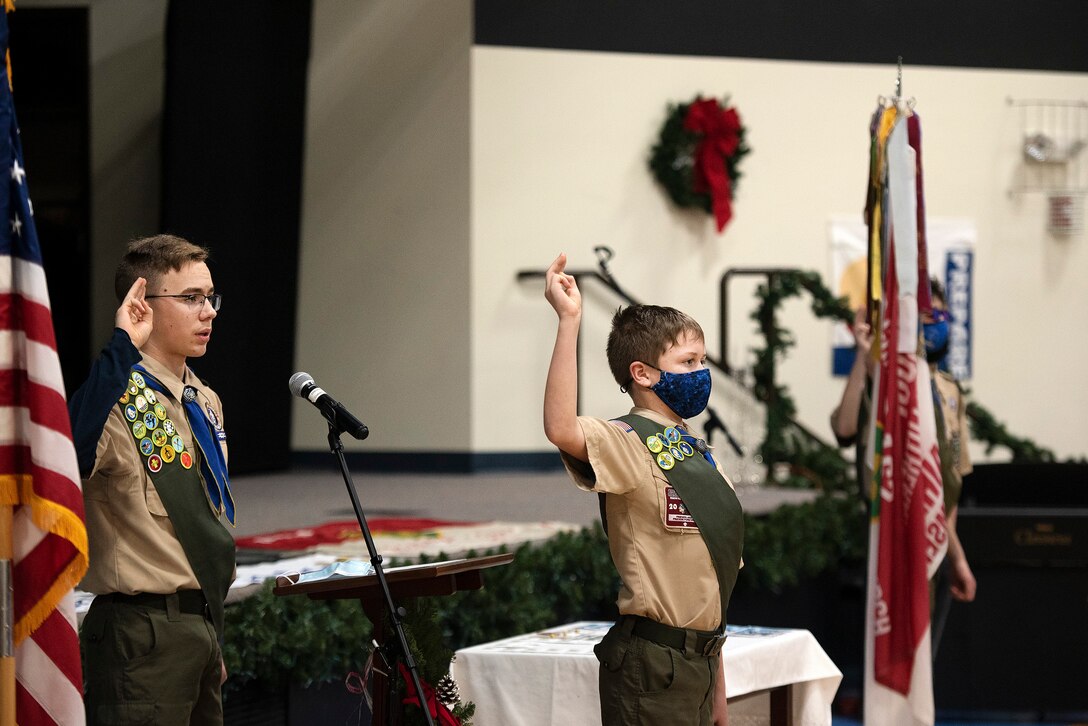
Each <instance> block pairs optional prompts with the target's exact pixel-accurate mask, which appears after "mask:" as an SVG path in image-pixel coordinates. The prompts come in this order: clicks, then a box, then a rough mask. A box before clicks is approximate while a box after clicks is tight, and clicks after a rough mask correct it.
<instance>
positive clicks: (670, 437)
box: [665, 426, 680, 444]
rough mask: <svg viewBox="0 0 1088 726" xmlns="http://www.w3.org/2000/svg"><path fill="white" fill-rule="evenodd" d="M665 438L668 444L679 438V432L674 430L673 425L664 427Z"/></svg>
mask: <svg viewBox="0 0 1088 726" xmlns="http://www.w3.org/2000/svg"><path fill="white" fill-rule="evenodd" d="M665 439H666V440H667V441H668V442H669V443H670V444H675V443H676V442H677V441H679V440H680V432H679V431H677V430H676V427H675V426H670V427H668V428H667V429H665Z"/></svg>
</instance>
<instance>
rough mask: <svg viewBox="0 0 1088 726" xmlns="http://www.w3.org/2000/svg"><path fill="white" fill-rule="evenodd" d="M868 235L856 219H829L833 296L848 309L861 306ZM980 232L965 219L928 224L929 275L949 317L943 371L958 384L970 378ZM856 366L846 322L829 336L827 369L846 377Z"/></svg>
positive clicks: (852, 336)
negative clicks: (942, 291)
mask: <svg viewBox="0 0 1088 726" xmlns="http://www.w3.org/2000/svg"><path fill="white" fill-rule="evenodd" d="M867 235H868V230H867V229H866V228H865V224H864V223H863V222H862V221H861V219H860V215H850V216H841V217H833V218H832V219H831V221H830V223H829V224H828V236H829V241H830V253H831V284H830V285H829V287H830V288H831V291H832V292H833V293H835V294H836V295H840V296H845V297H846V298H847V299H848V301H849V304H850V307H852V308H855V309H857V308H859V307H861V306H862V304H864V302H865V281H866V252H867V250H868V246H867V244H866V239H867ZM977 242H978V232H977V230H976V229H975V223H974V221H972V220H969V219H943V218H930V219H928V220H927V222H926V247H927V252H928V256H927V264H928V266H929V273H930V275H932V276H934V277H936V278H937V279H939V280H941V282H942V284H943V285H944V288H945V297H946V299H947V303H948V310H949V312H950V313H951V315H952V330H951V339H950V342H949V349H948V356H947V357H946V358H945V360H944V363H943V365H942V368H946V369H947V370H948V372H949V373H951V374H952V376H953V377H955V378H956V379H957V380H960V381H967V380H969V379H970V378H971V331H972V327H973V326H972V322H973V321H972V315H973V311H974V308H973V306H972V304H971V302H972V297H973V295H974V274H975V249H976V247H977ZM853 362H854V335H853V333H851V332H850V328H849V327H848V326H847V325H846V324H844V323H836V324H835V326H834V328H833V330H832V333H831V370H832V373H833V374H834V375H837V376H845V375H847V374H848V373H849V372H850V366H851V365H853Z"/></svg>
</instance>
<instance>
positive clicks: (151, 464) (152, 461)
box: [147, 454, 162, 473]
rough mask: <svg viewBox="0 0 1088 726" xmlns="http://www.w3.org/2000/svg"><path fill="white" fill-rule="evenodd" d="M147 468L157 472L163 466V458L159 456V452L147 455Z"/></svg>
mask: <svg viewBox="0 0 1088 726" xmlns="http://www.w3.org/2000/svg"><path fill="white" fill-rule="evenodd" d="M147 468H148V469H150V470H151V473H155V472H157V471H158V470H159V469H161V468H162V459H161V458H159V455H158V454H152V455H151V456H149V457H147Z"/></svg>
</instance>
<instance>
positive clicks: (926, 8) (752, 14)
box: [475, 0, 1088, 71]
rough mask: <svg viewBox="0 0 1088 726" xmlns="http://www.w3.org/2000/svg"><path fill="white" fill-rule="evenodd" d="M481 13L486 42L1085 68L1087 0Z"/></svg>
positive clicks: (567, 1) (569, 1)
mask: <svg viewBox="0 0 1088 726" xmlns="http://www.w3.org/2000/svg"><path fill="white" fill-rule="evenodd" d="M475 12H476V19H475V24H476V42H477V43H478V44H481V45H509V46H525V47H533V48H566V49H575V50H600V51H615V52H628V53H665V54H674V55H701V56H728V57H737V58H770V59H781V60H805V61H829V62H843V63H890V64H892V65H894V64H895V62H896V56H899V55H901V56H903V61H904V63H906V64H908V65H910V64H913V65H937V66H967V67H978V68H1025V69H1038V70H1057V71H1088V53H1086V52H1085V50H1084V42H1083V39H1082V36H1083V35H1084V30H1083V29H1084V26H1085V21H1086V20H1088V3H1085V2H1083V0H1037V1H1036V2H1029V3H1025V2H1013V1H1011V0H1003V1H1001V2H992V1H987V0H957V2H947V1H946V0H923V1H921V2H910V3H890V2H873V1H872V0H836V2H831V3H820V2H808V3H806V2H796V1H790V0H746V1H745V2H724V1H723V0H684V2H660V0H624V2H619V1H617V0H611V1H608V0H540V1H539V2H532V3H526V2H509V0H476V3H475Z"/></svg>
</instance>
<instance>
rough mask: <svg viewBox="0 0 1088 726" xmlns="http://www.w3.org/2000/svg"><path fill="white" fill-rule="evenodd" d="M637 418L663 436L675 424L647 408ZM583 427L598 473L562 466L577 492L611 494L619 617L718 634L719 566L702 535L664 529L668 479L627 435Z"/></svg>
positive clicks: (588, 421)
mask: <svg viewBox="0 0 1088 726" xmlns="http://www.w3.org/2000/svg"><path fill="white" fill-rule="evenodd" d="M631 413H633V414H636V415H638V416H642V417H643V418H647V419H650V420H651V421H654V422H655V423H659V424H661V428H662V430H664V429H665V427H667V426H672V425H674V422H673V421H670V420H669V419H667V418H665V417H663V416H661V415H660V414H658V413H656V412H654V411H650V410H647V409H644V408H633V409H631ZM578 423H579V425H580V426H581V427H582V431H583V433H584V434H585V437H586V449H587V451H588V452H589V464H590V466H591V467H592V471H589V469H588V468H587V467H586V465H585V464H583V463H582V462H579V461H577V460H575V459H573V458H571V457H569V456H567V455H566V454H564V455H563V463H564V465H565V466H566V468H567V472H568V473H569V474H570V476H571V478H572V479H573V480H574V482H575V484H577V485H578V486H579V487H581V488H582V489H586V490H589V491H595V492H603V493H605V494H607V495H608V496H607V497H606V512H607V517H608V548H609V550H610V551H611V553H612V561H613V562H614V563H615V565H616V569H617V570H618V571H619V574H620V578H621V579H622V581H623V584H622V585H621V587H620V593H619V598H618V600H617V604H618V605H619V611H620V613H621V614H623V615H642V616H645V617H647V618H651V619H652V620H656V621H658V622H660V623H665V624H666V625H672V626H675V627H679V628H692V629H694V630H706V631H710V630H715V629H717V628H718V626H719V625H720V624H721V615H722V612H721V593H720V592H719V590H718V577H717V574H716V573H715V570H714V563H713V561H712V560H711V559H710V551H709V550H707V547H706V544H705V543H704V542H703V538H702V536H701V535H700V534H699V530H698V529H696V528H695V527H670V526H667V525H666V524H665V521H666V519H665V513H666V503H665V487H666V486H667V485H668V479H666V478H665V472H663V471H662V470H661V468H660V467H658V465H657V464H656V462H655V461H654V459H653V457H652V456H651V455H650V452H649V450H648V449H647V448H646V445H645V444H644V443H643V442H642V440H641V439H640V438H639V437H638V436H637V435H636V434H633V433H631V432H629V431H627V430H626V428H620V427H619V426H617V425H616V424H614V423H610V422H608V421H604V420H602V419H599V418H590V417H586V416H580V417H579V418H578ZM682 426H683V428H684V430H685V431H690V429H689V428H688V427H687V425H686V424H682ZM716 461H717V460H715V462H716ZM715 465H716V466H717V468H718V471H719V472H720V473H721V474H722V476H723V477H725V472H723V471H722V469H721V466H720V465H718V464H717V463H716V464H715ZM594 475H596V478H595V479H594ZM726 481H727V482H728V479H726ZM729 486H732V483H730V484H729Z"/></svg>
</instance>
